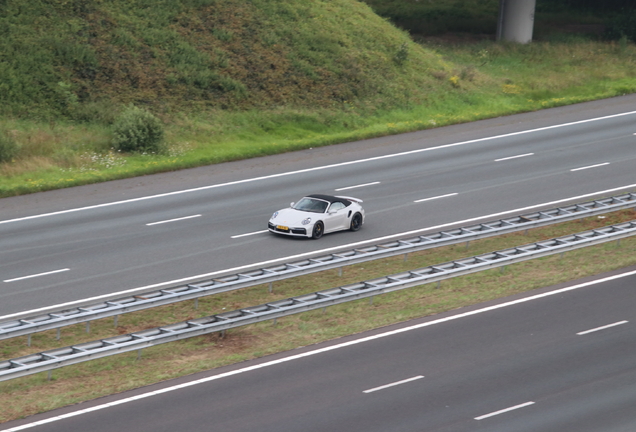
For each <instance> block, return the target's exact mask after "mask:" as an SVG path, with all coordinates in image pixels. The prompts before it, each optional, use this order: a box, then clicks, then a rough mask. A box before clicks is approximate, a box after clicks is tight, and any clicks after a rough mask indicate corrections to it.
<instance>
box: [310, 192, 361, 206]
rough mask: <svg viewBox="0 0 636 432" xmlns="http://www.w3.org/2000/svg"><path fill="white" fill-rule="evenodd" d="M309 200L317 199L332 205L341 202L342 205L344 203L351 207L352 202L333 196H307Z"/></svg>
mask: <svg viewBox="0 0 636 432" xmlns="http://www.w3.org/2000/svg"><path fill="white" fill-rule="evenodd" d="M307 198H317V199H321V200H323V201H329V202H330V203H335V202H340V203H343V204H344V205H345V206H349V205H351V201H349V200H348V199H345V198H340V197H336V196H332V195H323V194H312V195H307Z"/></svg>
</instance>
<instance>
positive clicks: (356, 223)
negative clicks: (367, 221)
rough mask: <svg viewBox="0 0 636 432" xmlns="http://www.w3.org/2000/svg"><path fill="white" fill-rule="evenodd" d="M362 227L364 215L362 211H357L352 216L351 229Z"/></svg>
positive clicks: (356, 229)
mask: <svg viewBox="0 0 636 432" xmlns="http://www.w3.org/2000/svg"><path fill="white" fill-rule="evenodd" d="M361 227H362V215H361V214H360V213H356V214H354V215H353V217H352V218H351V225H349V229H350V230H351V231H358V230H359V229H360V228H361Z"/></svg>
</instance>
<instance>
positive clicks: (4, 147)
mask: <svg viewBox="0 0 636 432" xmlns="http://www.w3.org/2000/svg"><path fill="white" fill-rule="evenodd" d="M19 150H20V147H19V146H18V143H17V142H16V140H15V139H14V138H13V136H12V135H11V134H10V133H9V132H7V131H3V130H0V162H8V161H11V160H12V159H13V158H14V157H16V156H17V154H18V151H19Z"/></svg>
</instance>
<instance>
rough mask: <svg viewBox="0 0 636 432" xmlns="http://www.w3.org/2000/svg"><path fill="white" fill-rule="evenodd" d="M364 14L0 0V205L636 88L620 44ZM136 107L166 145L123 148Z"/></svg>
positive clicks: (248, 1)
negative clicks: (499, 33)
mask: <svg viewBox="0 0 636 432" xmlns="http://www.w3.org/2000/svg"><path fill="white" fill-rule="evenodd" d="M563 1H566V0H561V1H560V2H556V3H562V2H563ZM615 1H618V0H615ZM368 4H369V5H370V6H369V5H367V3H362V2H358V1H355V0H316V1H311V2H307V1H304V0H281V1H271V0H153V1H150V0H128V1H123V0H108V1H106V0H34V1H32V2H28V4H27V3H24V2H22V1H20V0H3V1H0V196H10V195H16V194H21V193H30V192H36V191H41V190H48V189H54V188H60V187H68V186H74V185H79V184H85V183H90V182H96V181H104V180H109V179H116V178H123V177H130V176H135V175H143V174H149V173H153V172H160V171H166V170H174V169H180V168H186V167H193V166H198V165H203V164H210V163H217V162H222V161H228V160H233V159H239V158H245V157H255V156H259V155H266V154H273V153H277V152H281V151H289V150H294V149H300V148H307V147H315V146H319V145H329V144H334V143H338V142H344V141H347V140H355V139H361V138H366V137H372V136H378V135H383V134H391V133H398V132H404V131H410V130H418V129H423V128H427V127H436V126H441V125H445V124H451V123H456V122H462V121H471V120H475V119H479V118H486V117H492V116H499V115H505V114H509V113H514V112H521V111H529V110H536V109H540V108H543V107H548V106H556V105H561V104H567V103H574V102H579V101H584V100H590V99H597V98H603V97H611V96H615V95H620V94H625V93H631V92H634V91H636V79H635V77H636V68H635V67H634V66H635V64H634V63H635V60H636V51H635V49H634V46H633V44H632V42H630V40H629V38H627V37H626V36H625V35H623V38H622V39H621V40H620V41H619V42H611V41H605V40H597V39H595V38H592V37H589V36H586V35H578V34H574V35H572V34H568V35H565V36H563V37H561V38H554V37H552V38H551V39H544V40H538V41H537V42H533V43H532V44H529V45H526V46H520V45H516V44H501V43H495V42H494V40H493V39H494V37H493V35H492V34H489V33H488V31H491V30H492V29H490V30H489V26H490V27H492V25H491V24H486V25H485V26H483V27H480V26H476V27H473V28H469V30H471V31H473V32H477V33H479V32H482V33H481V34H480V35H479V36H478V37H471V38H469V41H468V42H467V43H462V44H457V43H449V42H448V41H447V39H427V38H425V37H422V35H421V32H420V33H418V34H417V35H413V37H412V35H410V34H409V33H408V32H407V31H406V30H401V29H398V28H397V27H396V26H394V25H393V24H392V22H391V21H389V20H388V19H387V18H383V17H380V16H379V15H377V14H376V13H375V12H374V11H373V10H372V9H371V7H374V8H376V9H377V11H378V12H379V13H383V14H385V15H387V16H390V14H388V11H387V9H386V5H393V6H394V7H393V8H392V9H391V10H392V11H394V12H395V13H396V14H397V13H398V12H399V14H402V16H405V15H408V13H409V11H411V12H412V13H413V14H415V13H416V12H417V13H419V14H420V16H424V15H425V13H424V12H426V7H427V4H426V2H424V4H420V3H418V2H413V1H410V0H393V1H392V2H379V1H375V0H368ZM497 4H498V2H497V1H496V0H487V1H483V2H475V1H468V2H463V3H462V2H457V1H451V0H448V1H445V2H436V3H434V4H430V3H428V7H429V12H427V13H429V15H430V13H433V12H430V10H433V11H434V10H436V9H435V8H438V9H440V8H441V7H442V5H447V7H446V9H444V10H446V12H443V13H442V12H439V13H437V15H435V14H433V15H431V16H434V17H436V22H437V23H438V24H439V26H438V27H436V28H437V29H438V30H439V28H442V27H443V26H442V24H443V23H444V22H446V23H450V22H455V23H457V22H458V21H457V17H458V16H464V17H467V18H468V19H469V20H470V17H474V19H473V20H474V21H475V22H478V21H480V20H482V18H484V20H485V22H486V23H488V22H490V21H489V20H490V18H485V17H492V13H493V11H496V10H497ZM382 5H384V9H382V7H381V6H382ZM462 5H464V6H462ZM398 6H399V7H398ZM422 8H424V9H422ZM430 8H433V9H430ZM442 9H443V8H442ZM440 10H441V9H440ZM539 10H540V9H539V8H538V11H539ZM422 11H424V12H422ZM396 14H394V15H396ZM423 14H424V15H423ZM458 14H459V15H458ZM553 16H554V15H553ZM586 17H588V18H585V19H589V20H592V21H593V22H594V23H596V24H598V23H599V19H598V18H594V15H592V14H588V15H586ZM590 17H591V18H590ZM391 18H392V19H395V20H396V21H398V22H399V16H397V15H396V16H393V17H391ZM537 19H538V18H537ZM539 24H540V23H537V25H539ZM410 30H413V29H410ZM433 30H434V29H433V28H432V26H431V33H434V34H437V33H439V31H438V30H435V31H433ZM483 32H486V33H483ZM416 41H417V42H416ZM131 110H137V112H141V111H143V112H142V114H143V115H145V116H146V117H148V118H150V120H152V122H153V124H154V125H155V127H156V125H160V127H163V128H164V129H165V131H158V130H157V131H155V132H156V133H155V134H154V136H156V137H160V138H162V139H163V142H162V145H161V146H156V147H155V146H152V147H151V146H146V147H144V146H142V147H141V148H142V149H143V151H134V150H132V151H131V150H130V148H132V147H127V146H126V145H123V146H117V142H118V141H121V139H120V138H121V136H123V135H122V134H121V133H119V134H118V132H117V125H121V124H133V123H134V122H131V121H128V122H126V121H122V120H121V116H122V115H124V113H126V112H127V111H128V112H131ZM124 120H130V119H124Z"/></svg>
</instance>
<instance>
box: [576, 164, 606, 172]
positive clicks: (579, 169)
mask: <svg viewBox="0 0 636 432" xmlns="http://www.w3.org/2000/svg"><path fill="white" fill-rule="evenodd" d="M609 164H610V163H609V162H604V163H600V164H596V165H590V166H585V167H581V168H574V169H571V170H570V171H581V170H586V169H590V168H596V167H600V166H605V165H609Z"/></svg>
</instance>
